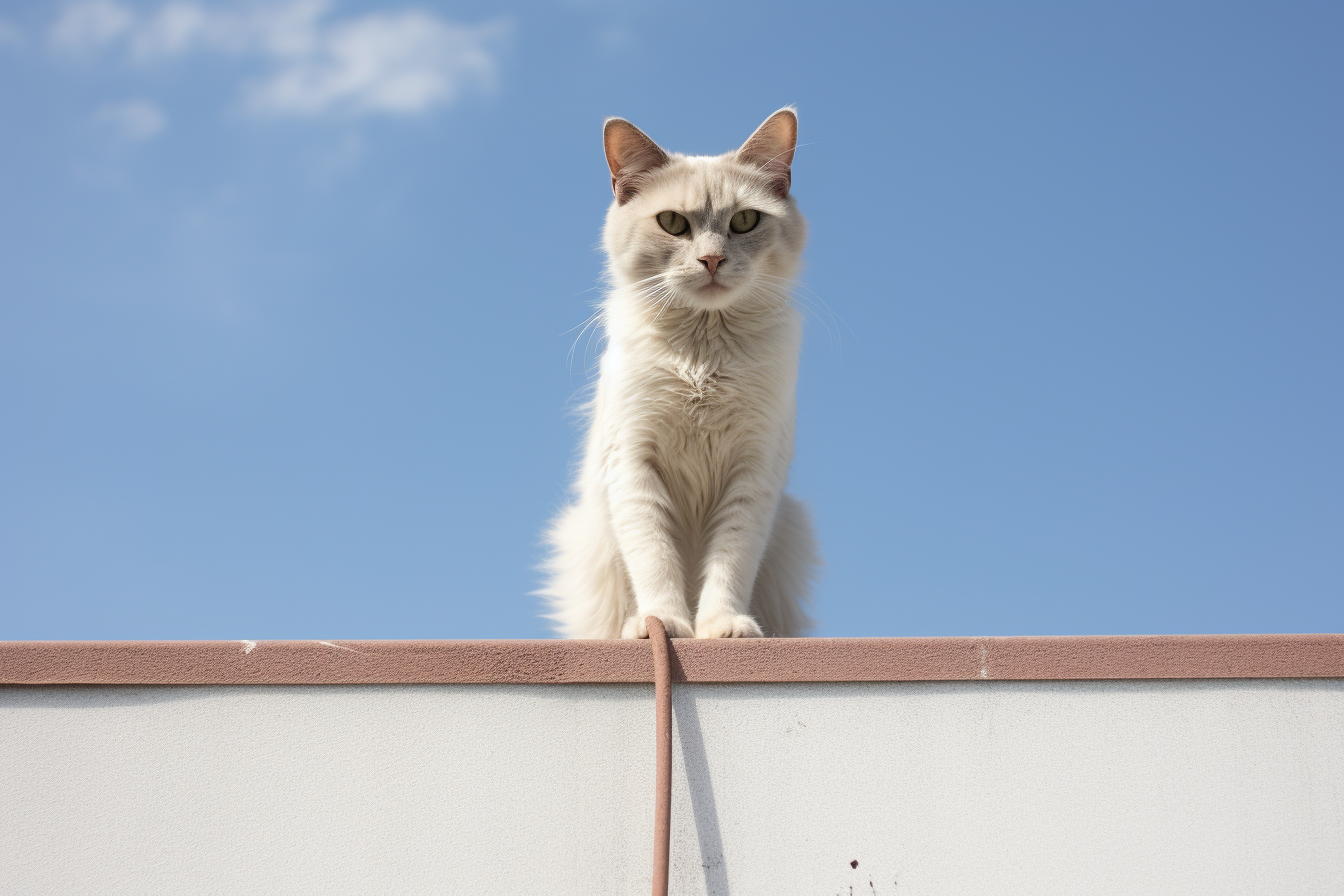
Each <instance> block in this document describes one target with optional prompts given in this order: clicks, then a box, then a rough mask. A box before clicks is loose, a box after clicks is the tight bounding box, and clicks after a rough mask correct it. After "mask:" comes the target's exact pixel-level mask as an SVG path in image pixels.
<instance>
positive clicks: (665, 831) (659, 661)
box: [645, 616, 672, 896]
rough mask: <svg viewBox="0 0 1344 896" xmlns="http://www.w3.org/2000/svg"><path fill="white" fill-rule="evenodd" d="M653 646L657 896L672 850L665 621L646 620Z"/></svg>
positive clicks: (661, 892)
mask: <svg viewBox="0 0 1344 896" xmlns="http://www.w3.org/2000/svg"><path fill="white" fill-rule="evenodd" d="M645 624H646V625H647V626H648V629H649V645H650V646H651V647H652V648H653V705H654V717H655V726H656V727H657V729H658V737H657V756H658V762H657V771H656V773H655V782H656V783H655V788H656V789H655V792H654V794H655V795H654V804H653V896H667V874H668V865H669V863H670V859H671V852H672V669H671V664H670V662H669V660H670V658H669V656H668V653H669V650H670V645H669V644H668V641H667V630H666V629H664V628H663V621H662V620H661V619H659V618H658V617H656V616H650V617H649V618H648V619H646V620H645Z"/></svg>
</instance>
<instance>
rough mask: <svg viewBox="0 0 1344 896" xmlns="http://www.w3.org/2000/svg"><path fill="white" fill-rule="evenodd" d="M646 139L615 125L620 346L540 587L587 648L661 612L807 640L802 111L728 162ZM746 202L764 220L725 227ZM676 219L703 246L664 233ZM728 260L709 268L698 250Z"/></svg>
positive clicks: (770, 123)
mask: <svg viewBox="0 0 1344 896" xmlns="http://www.w3.org/2000/svg"><path fill="white" fill-rule="evenodd" d="M641 138H642V140H643V141H648V138H647V137H644V136H643V134H641V133H640V132H639V131H638V130H637V129H635V128H634V127H633V126H632V125H628V124H627V123H625V122H620V121H619V120H617V121H615V122H609V123H608V129H607V150H608V161H609V163H610V164H611V167H612V174H613V184H614V185H616V190H617V195H618V200H617V201H614V202H613V203H612V205H611V208H610V210H609V211H608V213H607V220H606V227H605V228H604V231H603V242H604V246H605V249H606V252H607V257H608V267H607V273H608V277H609V280H610V283H611V290H610V292H609V294H608V295H607V296H606V299H605V301H604V302H603V304H602V306H601V319H602V323H603V326H604V327H605V330H606V339H607V347H606V350H605V352H604V353H603V355H602V359H601V364H600V374H599V377H598V381H597V387H596V394H595V396H594V398H593V402H592V404H591V407H590V419H589V427H588V434H587V444H586V448H585V451H584V456H583V461H582V465H581V467H580V470H579V472H578V476H577V480H576V482H575V484H574V499H573V503H571V504H570V505H569V506H568V507H566V508H565V509H564V510H562V511H561V513H560V514H559V516H558V517H557V518H556V519H555V521H554V523H553V524H552V526H551V528H550V530H549V532H548V541H549V544H550V547H551V555H550V557H549V559H548V561H547V563H546V571H547V573H548V580H547V582H546V585H545V587H544V588H543V589H542V590H541V592H540V593H541V594H543V595H545V596H546V597H547V598H548V600H549V601H550V604H551V608H552V614H551V618H552V619H554V620H555V621H556V623H557V627H558V628H559V630H560V631H561V632H562V633H563V634H564V635H566V636H568V637H574V638H615V637H647V634H648V633H647V631H646V629H645V623H644V619H645V617H647V616H649V615H655V616H657V617H659V618H660V619H661V620H662V621H663V624H664V625H665V626H666V628H667V630H668V633H669V634H670V635H673V636H674V637H690V636H692V635H694V636H696V637H702V638H705V637H709V638H721V637H751V636H760V635H762V634H770V635H780V636H790V635H798V634H801V633H802V631H803V630H804V629H805V628H806V627H807V625H808V624H809V620H808V619H807V616H806V615H805V612H804V604H805V603H806V601H807V598H808V594H809V590H810V581H811V578H812V576H813V572H814V568H815V566H816V563H817V558H816V548H815V544H814V541H813V537H812V532H811V525H810V522H809V519H808V515H807V511H806V509H805V508H804V507H803V505H802V504H801V503H799V502H798V501H797V500H796V499H794V498H792V497H790V496H788V495H785V494H784V485H785V481H786V479H787V477H788V469H789V462H790V460H791V459H792V456H793V437H794V416H795V389H796V382H797V376H798V350H799V345H800V342H801V339H802V321H801V317H800V315H799V314H798V312H797V311H796V310H795V308H794V307H793V304H792V301H791V298H790V289H791V284H792V280H793V278H794V276H795V275H796V273H797V270H798V266H799V262H800V254H801V252H802V248H803V242H804V239H805V234H806V226H805V224H804V221H803V219H802V216H801V215H800V214H799V213H798V210H797V208H796V207H795V205H794V201H793V198H792V196H789V195H788V193H787V191H788V177H789V171H788V163H789V162H790V161H791V160H792V155H793V146H794V140H795V138H796V119H795V118H794V117H793V112H792V110H781V112H779V113H776V114H775V115H774V116H772V117H771V118H770V119H769V120H767V122H766V123H765V124H763V125H762V126H761V128H760V129H759V130H758V131H757V132H756V134H754V135H753V137H752V139H751V140H749V141H748V143H747V144H745V145H744V146H743V148H742V149H741V150H739V151H738V152H735V153H728V154H725V155H722V156H717V157H704V156H700V157H686V156H680V155H666V154H663V153H662V151H661V150H660V149H658V148H657V146H656V145H655V144H653V143H652V141H648V143H647V145H644V143H642V142H641ZM786 143H787V150H785V148H784V147H785V144H786ZM781 160H782V161H781ZM623 163H625V164H623ZM781 171H782V175H781ZM781 177H782V180H781ZM623 194H624V195H623ZM620 198H624V199H625V200H626V201H624V202H621V201H619V199H620ZM743 209H755V210H757V211H759V212H760V213H761V219H760V223H759V224H758V225H757V226H756V228H755V229H754V230H752V231H751V232H749V233H745V234H736V233H731V232H730V230H729V226H728V225H729V220H730V218H731V217H732V216H733V215H734V214H735V213H736V212H738V211H740V210H743ZM665 210H673V211H677V212H680V213H681V214H682V215H684V216H685V217H686V218H687V219H688V220H689V221H690V223H691V230H690V235H689V236H685V235H683V236H672V235H669V234H668V233H666V232H664V231H663V229H662V228H661V227H660V226H659V225H658V223H657V220H656V216H657V214H658V213H659V212H661V211H665ZM715 255H722V256H726V260H725V261H723V262H721V263H720V266H719V269H718V271H717V274H715V275H713V276H711V274H710V271H709V267H708V265H707V264H704V263H701V262H700V261H697V259H698V258H700V257H702V256H715ZM711 280H713V281H715V282H717V283H719V284H721V287H720V288H718V289H714V288H712V287H707V284H709V283H710V282H711ZM723 287H726V288H723Z"/></svg>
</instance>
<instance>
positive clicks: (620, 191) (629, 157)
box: [602, 118, 668, 205]
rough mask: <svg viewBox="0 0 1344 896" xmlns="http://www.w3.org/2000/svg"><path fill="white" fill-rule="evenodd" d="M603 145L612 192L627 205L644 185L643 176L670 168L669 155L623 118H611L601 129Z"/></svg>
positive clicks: (619, 201) (622, 203) (617, 199)
mask: <svg viewBox="0 0 1344 896" xmlns="http://www.w3.org/2000/svg"><path fill="white" fill-rule="evenodd" d="M602 145H603V146H604V147H605V148H606V151H607V167H608V168H610V169H611V191H612V192H613V193H615V194H616V201H617V202H618V203H620V204H621V205H625V204H626V203H627V202H629V201H630V200H631V199H633V198H634V196H635V194H636V193H638V192H639V188H640V186H641V184H642V183H643V181H644V176H645V175H646V174H648V173H649V172H650V171H652V170H654V169H655V168H661V167H662V166H663V165H666V164H667V161H668V155H667V153H665V152H663V150H662V148H661V147H660V146H659V145H658V144H657V143H654V142H653V141H652V140H650V139H649V137H648V135H647V134H645V133H644V132H643V131H641V130H640V129H639V128H637V127H635V126H634V125H632V124H631V123H630V122H628V121H626V120H625V119H624V118H608V119H607V123H606V124H605V125H604V126H603V127H602Z"/></svg>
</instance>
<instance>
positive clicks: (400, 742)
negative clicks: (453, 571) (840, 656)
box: [0, 680, 1344, 896]
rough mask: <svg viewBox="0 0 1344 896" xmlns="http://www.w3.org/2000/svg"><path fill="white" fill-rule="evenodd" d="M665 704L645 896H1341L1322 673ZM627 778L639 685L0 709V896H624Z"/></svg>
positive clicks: (781, 687)
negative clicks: (667, 800)
mask: <svg viewBox="0 0 1344 896" xmlns="http://www.w3.org/2000/svg"><path fill="white" fill-rule="evenodd" d="M674 696H675V708H674V714H675V724H676V732H675V742H676V760H675V761H676V771H675V777H674V784H673V833H672V837H673V867H672V892H673V893H713V894H722V893H733V894H753V893H760V894H794V893H798V894H820V896H830V894H843V896H850V894H851V893H853V894H856V896H857V894H870V896H871V894H874V893H876V894H904V893H948V894H973V893H1031V894H1040V893H1081V892H1085V893H1145V894H1147V893H1181V894H1186V893H1220V894H1222V893H1294V894H1307V893H1342V892H1344V681H1339V680H1264V681H1249V680H1245V681H1243V680H1231V681H1130V682H1088V681H1071V682H999V681H990V682H906V683H868V684H864V683H847V684H750V685H742V684H735V685H707V684H699V685H682V686H678V687H677V688H676V690H675V695H674ZM652 786H653V705H652V688H651V687H650V686H643V685H413V686H412V685H400V686H293V687H291V686H222V687H220V686H183V687H120V686H99V687H83V686H61V687H29V688H25V687H8V688H0V844H3V847H0V891H3V892H6V893H50V892H72V891H83V892H164V893H166V892H189V891H195V892H200V891H220V892H222V891H230V892H235V891H247V890H253V891H262V892H317V891H322V892H333V891H334V892H351V893H355V892H436V893H472V894H478V893H480V894H483V893H512V894H534V893H537V894H540V893H545V894H570V893H572V894H605V893H611V894H627V893H630V894H635V893H643V892H647V891H648V873H649V858H650V854H651V848H652V844H651V839H652V817H651V816H652V805H653V793H652ZM853 862H857V863H858V864H857V867H852V863H853ZM851 888H852V889H851Z"/></svg>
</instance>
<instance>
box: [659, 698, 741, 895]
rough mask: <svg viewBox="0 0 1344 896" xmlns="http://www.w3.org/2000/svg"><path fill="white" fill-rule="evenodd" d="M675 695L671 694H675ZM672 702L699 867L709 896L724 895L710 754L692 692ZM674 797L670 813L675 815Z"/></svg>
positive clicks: (725, 872) (724, 870)
mask: <svg viewBox="0 0 1344 896" xmlns="http://www.w3.org/2000/svg"><path fill="white" fill-rule="evenodd" d="M675 693H676V692H675V691H674V694H675ZM677 696H678V697H679V698H680V699H677V700H675V701H674V702H673V719H674V722H675V724H676V732H677V739H678V741H679V742H680V744H681V755H682V759H683V761H684V762H685V763H686V782H687V784H688V785H689V786H688V789H689V791H690V797H691V817H692V819H693V820H694V822H695V836H696V840H697V842H698V845H699V847H700V865H701V867H702V868H703V869H704V874H705V892H706V893H707V894H708V896H727V894H728V868H727V866H726V865H725V864H724V858H723V837H722V836H721V834H720V833H719V810H718V807H717V805H716V804H715V802H714V784H713V782H712V781H711V780H710V775H709V754H708V753H707V752H706V751H705V738H704V732H703V731H702V730H701V728H700V714H699V712H697V710H696V705H695V704H696V699H695V696H694V692H691V693H687V692H686V691H682V693H681V694H679V695H677ZM675 799H676V798H675V796H674V797H673V800H674V803H673V806H674V808H673V811H674V812H675V811H676V809H675V805H676V803H675Z"/></svg>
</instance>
